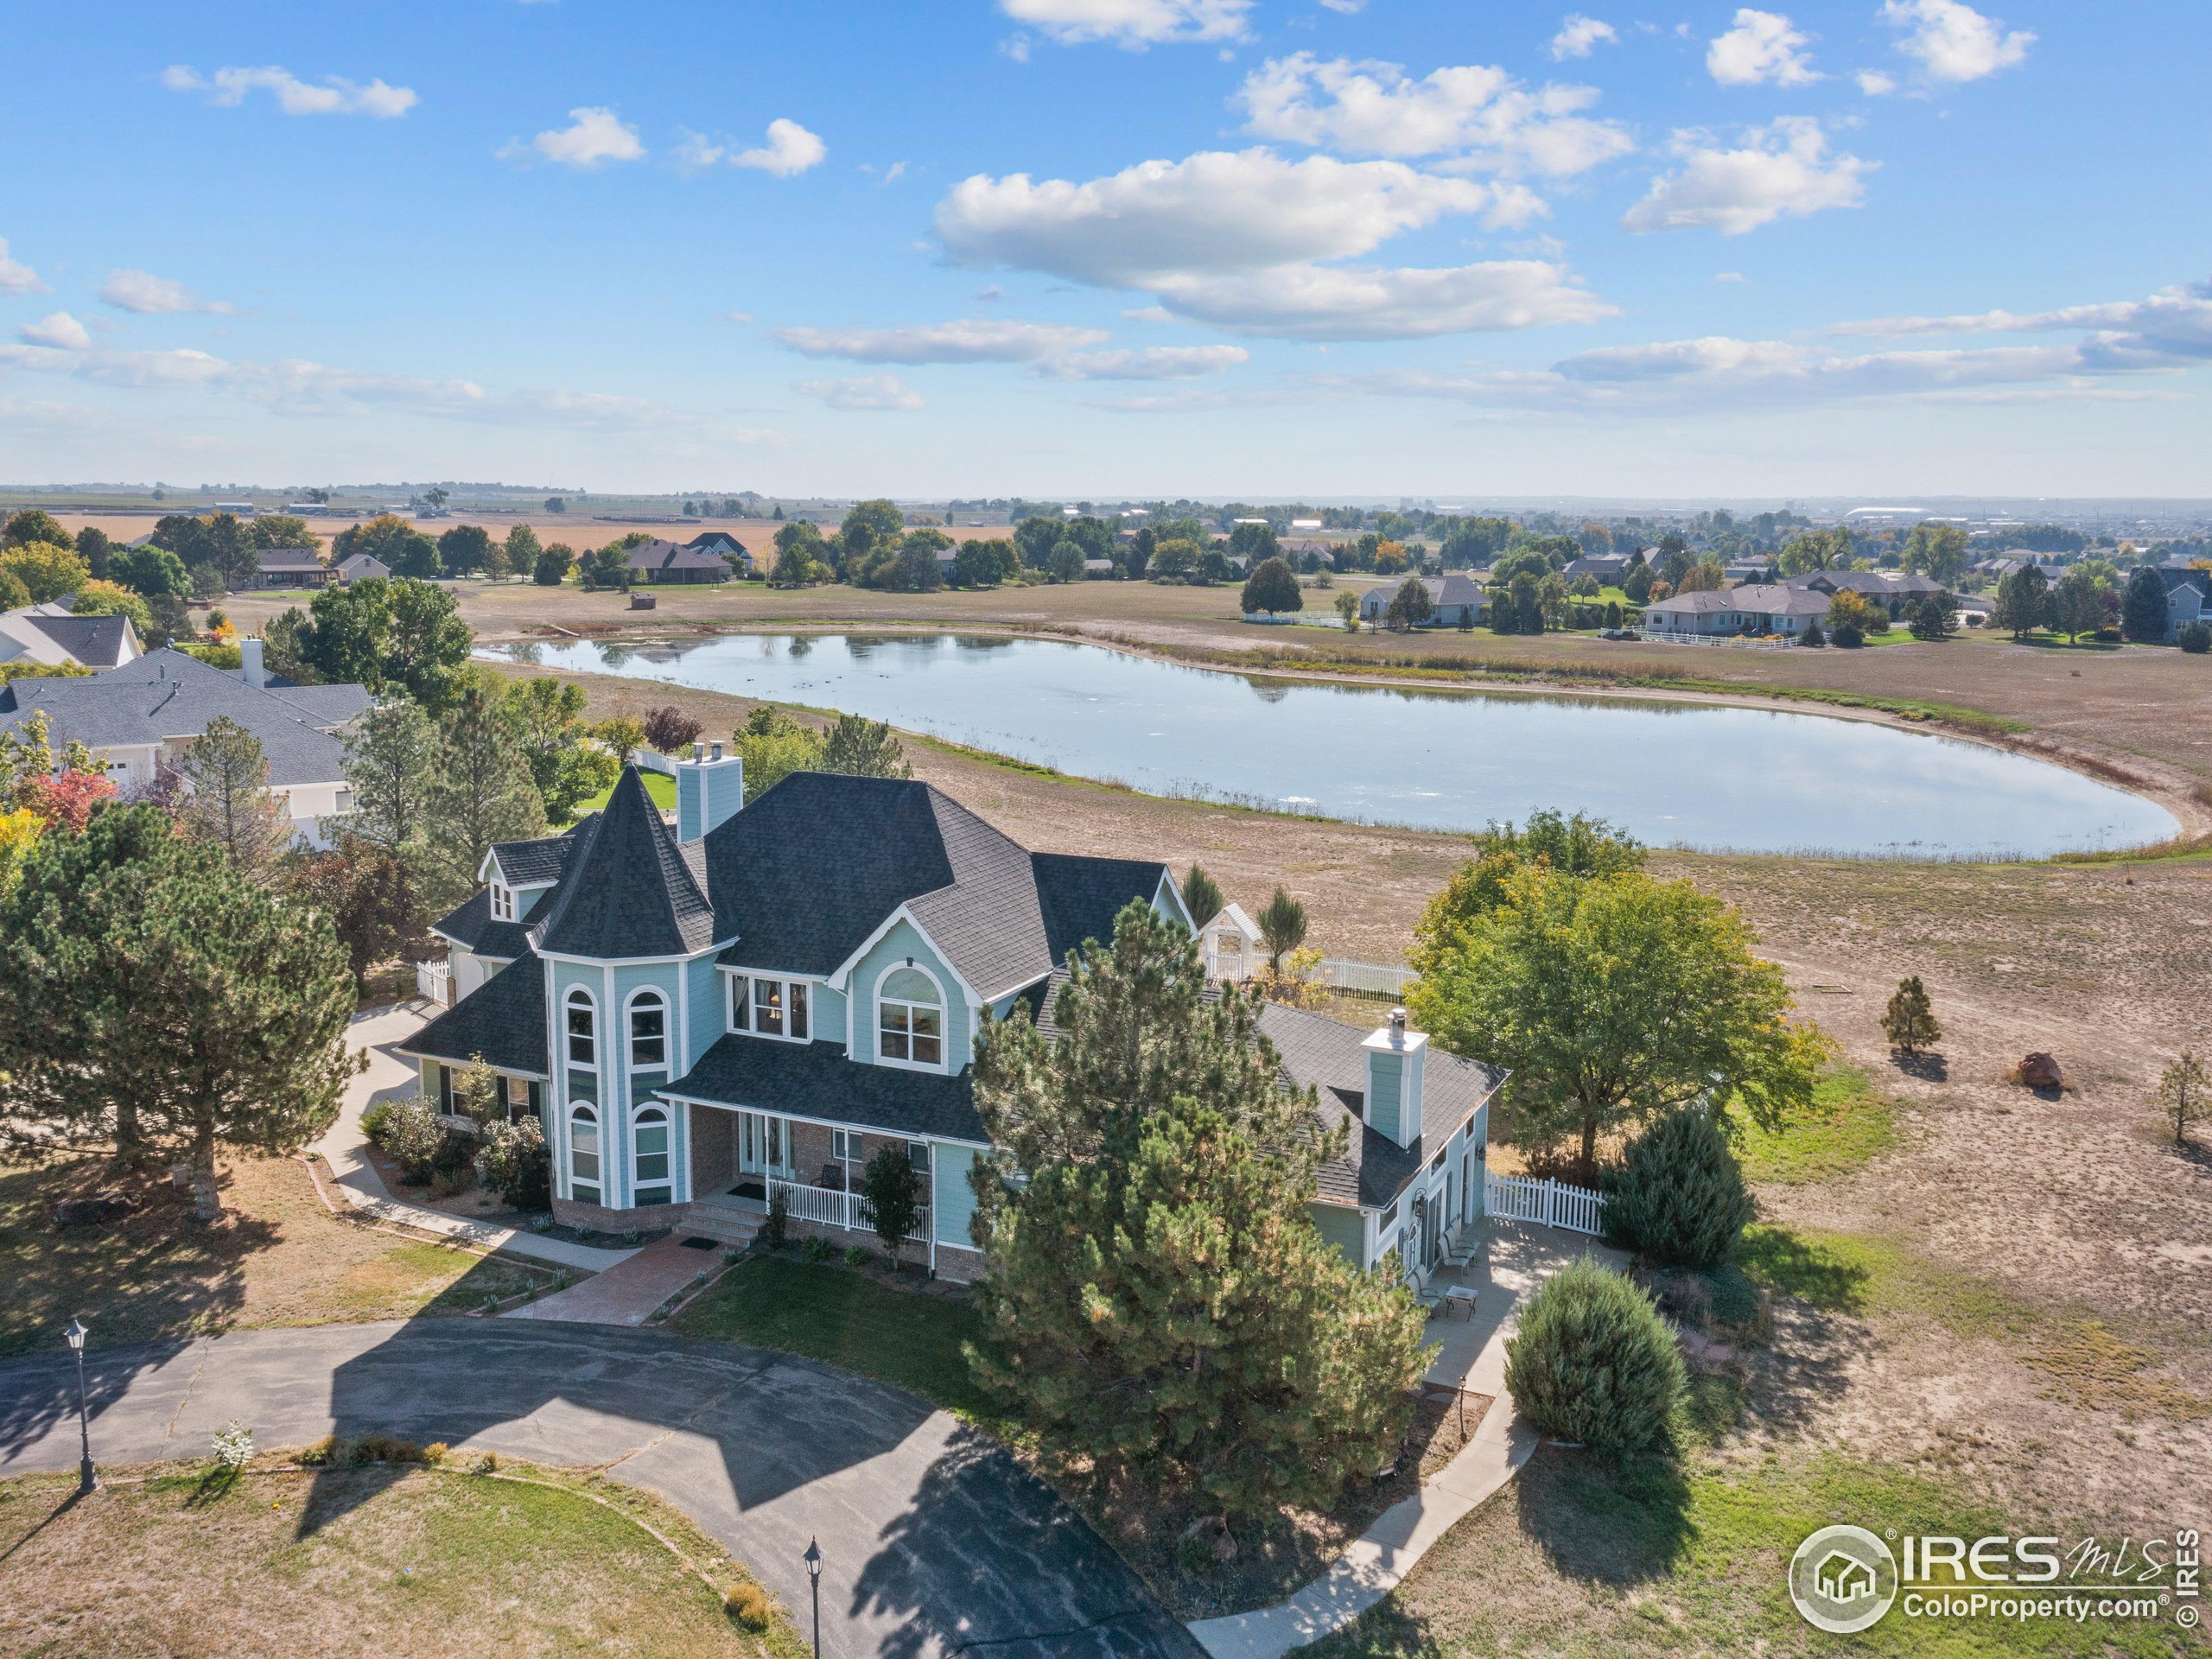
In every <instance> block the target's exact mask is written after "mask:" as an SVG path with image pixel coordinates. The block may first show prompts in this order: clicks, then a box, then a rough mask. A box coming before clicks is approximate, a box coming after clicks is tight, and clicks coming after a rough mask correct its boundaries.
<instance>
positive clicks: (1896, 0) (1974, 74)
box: [1881, 0, 2036, 81]
mask: <svg viewBox="0 0 2212 1659" xmlns="http://www.w3.org/2000/svg"><path fill="white" fill-rule="evenodd" d="M1881 17H1882V21H1883V22H1885V23H1888V24H1890V25H1891V26H1892V27H1893V28H1897V29H1909V30H1910V31H1911V32H1910V34H1908V35H1906V36H1905V37H1904V39H1903V40H1901V41H1898V42H1897V50H1898V51H1900V52H1902V53H1904V54H1905V55H1906V56H1907V57H1909V58H1913V59H1916V60H1918V61H1919V63H1920V65H1921V67H1923V69H1925V70H1926V71H1927V72H1928V73H1929V76H1930V77H1931V78H1932V79H1936V80H1943V81H1962V80H1980V79H1981V78H1982V77H1983V76H1985V75H1993V74H1995V73H1997V72H1998V71H1999V69H2011V68H2013V67H2016V66H2018V65H2019V64H2021V63H2024V62H2025V61H2026V60H2027V55H2028V48H2029V47H2030V46H2031V45H2032V44H2033V43H2034V41H2035V38H2036V37H2035V36H2034V35H2031V33H2029V32H2028V31H2027V30H2026V29H2014V30H2013V31H2012V33H2011V34H2009V35H2008V34H2006V33H2005V28H2004V25H2003V24H2001V23H1999V22H1997V21H1996V20H1995V19H1994V18H1990V17H1985V16H1982V15H1981V13H1980V12H1978V11H1976V10H1974V8H1973V7H1972V6H1969V5H1967V4H1966V3H1964V0H1884V4H1883V7H1882V12H1881Z"/></svg>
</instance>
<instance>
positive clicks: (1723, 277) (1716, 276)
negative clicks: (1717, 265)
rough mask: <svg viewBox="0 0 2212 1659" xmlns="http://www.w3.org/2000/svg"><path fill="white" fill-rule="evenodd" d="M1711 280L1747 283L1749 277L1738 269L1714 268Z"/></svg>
mask: <svg viewBox="0 0 2212 1659" xmlns="http://www.w3.org/2000/svg"><path fill="white" fill-rule="evenodd" d="M1713 281H1714V282H1716V283H1748V282H1750V281H1751V278H1750V277H1746V276H1745V275H1744V273H1743V272H1742V271H1740V270H1716V271H1714V272H1713Z"/></svg>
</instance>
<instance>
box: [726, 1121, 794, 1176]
mask: <svg viewBox="0 0 2212 1659" xmlns="http://www.w3.org/2000/svg"><path fill="white" fill-rule="evenodd" d="M790 1128H791V1126H790V1125H789V1124H787V1123H785V1122H784V1120H783V1119H782V1118H780V1117H771V1116H768V1114H766V1112H740V1113H739V1114H738V1125H737V1167H738V1169H739V1171H740V1172H741V1173H744V1174H747V1175H775V1176H780V1177H784V1178H785V1179H788V1178H789V1177H790V1175H791V1134H790Z"/></svg>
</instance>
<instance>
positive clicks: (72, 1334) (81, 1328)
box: [62, 1319, 100, 1497]
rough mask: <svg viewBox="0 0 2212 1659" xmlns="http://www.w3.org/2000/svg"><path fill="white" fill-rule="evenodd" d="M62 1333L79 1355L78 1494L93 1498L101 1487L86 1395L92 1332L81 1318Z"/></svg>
mask: <svg viewBox="0 0 2212 1659" xmlns="http://www.w3.org/2000/svg"><path fill="white" fill-rule="evenodd" d="M62 1335H64V1336H66V1337H67V1338H69V1351H70V1352H71V1353H73V1354H74V1355H76V1356H77V1443H78V1446H79V1448H80V1454H79V1458H78V1460H77V1496H78V1497H91V1496H92V1494H93V1493H94V1492H96V1491H99V1486H100V1483H99V1476H98V1475H97V1474H95V1473H94V1472H93V1470H92V1412H91V1409H90V1408H89V1407H88V1406H87V1405H86V1397H85V1338H86V1337H88V1336H90V1335H92V1332H89V1331H87V1330H86V1329H85V1322H84V1321H83V1320H82V1319H71V1320H70V1321H69V1328H68V1329H67V1331H65V1332H62Z"/></svg>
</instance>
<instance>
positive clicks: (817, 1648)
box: [86, 1465, 823, 1659]
mask: <svg viewBox="0 0 2212 1659" xmlns="http://www.w3.org/2000/svg"><path fill="white" fill-rule="evenodd" d="M86 1469H91V1465H86ZM798 1560H803V1561H805V1564H807V1584H810V1586H812V1591H814V1659H823V1551H821V1544H817V1541H814V1540H812V1537H810V1540H807V1553H805V1555H803V1557H798Z"/></svg>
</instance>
